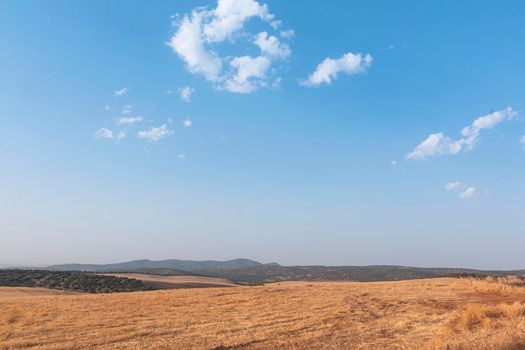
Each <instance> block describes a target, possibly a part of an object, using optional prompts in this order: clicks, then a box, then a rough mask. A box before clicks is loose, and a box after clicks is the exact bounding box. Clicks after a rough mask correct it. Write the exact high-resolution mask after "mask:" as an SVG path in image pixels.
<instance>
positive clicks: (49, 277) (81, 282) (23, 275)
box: [0, 269, 151, 293]
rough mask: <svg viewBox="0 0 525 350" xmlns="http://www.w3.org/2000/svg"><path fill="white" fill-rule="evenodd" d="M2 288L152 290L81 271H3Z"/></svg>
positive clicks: (135, 282)
mask: <svg viewBox="0 0 525 350" xmlns="http://www.w3.org/2000/svg"><path fill="white" fill-rule="evenodd" d="M0 286H2V287H39V288H49V289H60V290H69V291H79V292H86V293H115V292H133V291H144V290H150V289H151V288H150V287H147V286H146V285H144V283H142V282H141V281H139V280H136V279H130V278H125V277H116V276H103V275H97V274H94V273H87V272H80V271H48V270H1V269H0Z"/></svg>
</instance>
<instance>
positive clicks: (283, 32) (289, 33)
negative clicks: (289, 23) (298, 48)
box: [279, 29, 295, 40]
mask: <svg viewBox="0 0 525 350" xmlns="http://www.w3.org/2000/svg"><path fill="white" fill-rule="evenodd" d="M279 35H280V36H281V37H282V38H284V39H287V40H290V39H292V38H293V37H294V36H295V32H294V30H293V29H287V30H281V31H280V32H279Z"/></svg>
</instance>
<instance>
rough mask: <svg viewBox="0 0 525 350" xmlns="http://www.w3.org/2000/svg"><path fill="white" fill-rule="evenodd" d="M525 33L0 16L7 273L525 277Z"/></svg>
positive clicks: (192, 15) (227, 8)
mask: <svg viewBox="0 0 525 350" xmlns="http://www.w3.org/2000/svg"><path fill="white" fill-rule="evenodd" d="M379 4H380V5H381V6H379ZM524 11H525V3H523V2H520V1H509V2H507V3H506V4H505V5H504V6H495V5H493V4H491V3H489V2H484V3H480V2H461V3H458V2H457V1H452V0H446V1H440V2H439V3H438V2H436V3H415V2H412V1H401V2H396V3H384V2H379V1H371V2H366V3H365V2H357V1H356V2H344V3H339V2H315V3H313V2H312V3H311V5H305V4H303V3H301V4H299V3H297V2H282V1H277V0H268V1H262V0H261V1H258V2H257V1H255V0H239V1H231V0H219V1H211V0H209V1H208V0H199V1H197V0H191V1H185V2H159V3H155V4H154V6H153V5H151V3H149V2H145V1H139V0H130V1H126V2H117V1H114V2H108V1H103V0H92V1H75V2H68V1H50V0H43V1H38V2H32V1H28V0H17V1H15V0H4V1H2V2H0V77H1V78H0V130H1V131H2V137H1V138H0V164H1V166H0V238H1V244H0V264H10V265H37V266H46V265H52V264H61V263H113V262H121V261H127V260H134V259H151V260H163V259H185V260H229V259H235V258H241V257H246V258H249V259H253V260H256V261H260V262H263V263H269V262H277V263H279V264H283V265H318V264H319V265H407V266H420V267H464V268H479V269H523V268H525V262H524V261H523V253H522V250H523V248H522V247H523V246H525V234H524V233H525V216H524V215H523V209H524V208H525V200H524V199H525V181H523V174H524V173H525V122H524V121H525V119H524V108H525V107H524V96H523V92H524V91H525V69H524V64H525V46H524V45H523V43H522V40H520V39H519V38H523V37H524V35H525V28H524V27H523V26H522V25H521V22H522V13H524ZM480 38H482V40H481V39H480Z"/></svg>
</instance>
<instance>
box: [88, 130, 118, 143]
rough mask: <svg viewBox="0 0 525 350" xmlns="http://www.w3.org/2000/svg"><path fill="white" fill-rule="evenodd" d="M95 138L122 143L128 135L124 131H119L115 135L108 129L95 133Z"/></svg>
mask: <svg viewBox="0 0 525 350" xmlns="http://www.w3.org/2000/svg"><path fill="white" fill-rule="evenodd" d="M93 137H95V138H96V139H111V140H117V141H120V140H122V139H123V138H125V137H126V133H125V132H123V131H119V132H118V133H116V134H115V133H113V131H111V130H109V129H107V128H100V129H98V130H97V131H95V132H94V133H93Z"/></svg>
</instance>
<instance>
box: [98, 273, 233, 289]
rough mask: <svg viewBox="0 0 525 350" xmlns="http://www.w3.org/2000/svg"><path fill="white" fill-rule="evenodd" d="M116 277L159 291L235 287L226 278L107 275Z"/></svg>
mask: <svg viewBox="0 0 525 350" xmlns="http://www.w3.org/2000/svg"><path fill="white" fill-rule="evenodd" d="M104 275H110V276H115V277H126V278H133V279H137V280H140V281H142V282H143V283H144V284H145V285H146V286H151V287H154V288H159V289H180V288H214V287H233V286H235V284H234V283H233V282H231V281H228V280H227V279H225V278H219V277H206V276H159V275H150V274H142V273H109V274H108V273H106V274H104Z"/></svg>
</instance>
